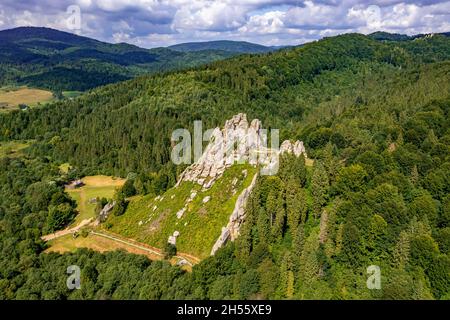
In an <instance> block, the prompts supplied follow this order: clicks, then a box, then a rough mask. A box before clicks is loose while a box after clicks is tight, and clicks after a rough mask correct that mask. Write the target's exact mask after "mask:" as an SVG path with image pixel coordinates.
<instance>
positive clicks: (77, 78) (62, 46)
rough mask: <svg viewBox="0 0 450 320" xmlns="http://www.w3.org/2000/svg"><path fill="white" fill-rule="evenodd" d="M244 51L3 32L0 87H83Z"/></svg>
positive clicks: (39, 31) (32, 30)
mask: <svg viewBox="0 0 450 320" xmlns="http://www.w3.org/2000/svg"><path fill="white" fill-rule="evenodd" d="M240 53H241V52H240V51H234V52H233V51H221V50H214V49H206V50H196V51H195V52H182V51H176V50H171V49H168V48H155V49H150V50H149V49H143V48H139V47H137V46H134V45H130V44H126V43H119V44H110V43H105V42H101V41H98V40H94V39H90V38H87V37H81V36H77V35H75V34H71V33H67V32H62V31H58V30H54V29H49V28H37V27H20V28H15V29H10V30H4V31H0V86H3V85H7V84H8V85H9V84H21V85H22V84H26V85H30V86H35V87H42V88H48V89H51V90H54V91H59V90H80V91H84V90H87V89H91V88H94V87H97V86H100V85H104V84H108V83H113V82H117V81H122V80H126V79H130V78H133V77H135V76H138V75H141V74H148V73H155V72H164V71H169V70H176V69H181V68H189V67H194V66H197V65H200V64H204V63H208V62H212V61H216V60H220V59H224V58H228V57H231V56H233V55H237V54H240Z"/></svg>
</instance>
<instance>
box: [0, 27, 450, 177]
mask: <svg viewBox="0 0 450 320" xmlns="http://www.w3.org/2000/svg"><path fill="white" fill-rule="evenodd" d="M449 41H450V40H449V38H446V37H442V36H435V37H432V38H424V39H420V40H416V41H411V42H391V43H382V42H377V41H374V40H372V39H370V38H369V37H366V36H363V35H358V34H349V35H343V36H338V37H333V38H327V39H324V40H322V41H318V42H315V43H310V44H307V45H305V46H303V47H299V48H294V49H285V50H281V51H278V52H274V53H269V54H265V55H255V56H251V55H246V56H242V57H237V58H234V59H231V60H227V61H221V62H216V63H213V64H210V65H208V66H204V67H200V68H199V69H197V70H191V71H184V72H178V73H172V74H168V75H156V76H146V77H140V78H138V79H134V80H131V81H127V82H122V83H119V84H114V85H110V86H106V87H103V88H100V89H98V90H95V91H93V92H91V93H88V94H86V95H84V96H83V97H80V98H79V99H77V100H74V101H67V102H61V103H56V104H52V105H50V106H49V107H46V108H42V109H39V110H33V111H30V112H16V113H12V114H11V115H2V121H1V123H0V126H1V127H0V134H1V138H2V139H11V138H14V139H19V138H20V139H24V138H38V140H42V141H43V142H44V141H45V144H44V145H43V146H41V147H44V146H45V148H50V150H49V151H50V152H52V153H53V155H54V156H55V157H56V158H58V159H60V160H64V161H70V162H71V163H73V164H75V165H78V166H79V167H80V168H83V170H85V171H86V172H91V173H94V172H104V173H108V174H113V173H114V174H120V175H126V174H127V172H146V171H149V170H150V171H152V170H156V169H159V168H160V166H161V165H163V164H164V163H166V162H168V160H169V147H170V142H169V138H170V133H171V131H172V130H173V129H175V128H178V127H188V128H189V127H190V126H191V125H192V121H193V120H195V119H203V120H204V124H205V126H212V125H214V126H216V125H218V124H221V123H223V121H224V120H225V119H227V118H230V117H231V116H232V115H233V114H236V113H238V112H246V113H247V114H248V115H249V117H250V118H259V119H261V120H262V121H263V123H265V124H266V125H267V126H269V127H276V128H280V129H281V132H282V135H283V136H282V137H281V138H282V139H286V138H290V137H300V138H302V139H303V140H306V141H307V143H311V145H310V146H311V147H314V146H315V142H313V140H314V139H313V138H312V137H314V136H315V135H318V134H321V132H322V131H324V130H325V129H324V128H321V126H324V127H325V128H330V127H331V126H332V122H333V121H334V122H336V123H338V122H339V121H343V119H341V118H337V117H332V116H330V114H334V113H338V114H339V115H341V116H342V115H346V114H349V115H352V116H357V114H359V112H361V110H362V109H361V108H362V107H363V106H364V109H363V110H366V109H367V108H369V107H372V108H375V109H377V113H380V112H386V113H388V114H389V115H391V113H392V111H387V110H391V108H395V110H397V111H396V112H400V111H401V112H403V113H405V112H409V110H410V109H411V112H412V109H413V108H418V107H419V106H420V105H425V104H426V103H428V102H430V101H432V100H434V99H441V98H446V97H447V93H448V90H447V87H446V86H447V85H448V81H446V80H447V79H446V77H447V76H448V73H447V72H446V70H448V64H447V63H446V61H447V60H448V59H449V58H450V50H449ZM434 76H436V77H437V78H436V79H435V80H433V81H431V82H430V83H427V82H426V81H423V79H425V78H427V79H433V77H434ZM438 79H440V81H438ZM400 80H401V81H400ZM419 80H420V81H419ZM388 83H389V84H388ZM436 88H439V90H436ZM430 90H432V94H431V93H428V92H429V91H430ZM398 92H401V94H400V96H395V93H398ZM408 95H409V97H408ZM398 100H399V101H398ZM394 101H398V103H394ZM412 102H414V103H412ZM400 107H402V108H403V110H398V108H400ZM384 108H386V110H385V111H383V110H384ZM318 109H325V110H324V112H320V113H318V112H317V110H318ZM359 116H362V117H364V118H366V117H369V116H370V114H366V113H363V114H362V115H358V117H359ZM330 121H331V122H330ZM339 127H340V128H341V126H340V125H339ZM327 130H329V129H326V130H325V131H324V132H328V131H327ZM316 131H317V132H316ZM341 131H342V132H341ZM327 134H328V133H327ZM373 134H375V132H374V133H373ZM391 134H392V133H391ZM333 137H334V138H333V139H338V140H339V141H340V144H338V145H339V146H341V147H345V146H348V145H351V144H352V140H353V139H359V137H353V135H352V134H351V132H346V131H345V128H344V127H342V128H341V129H339V130H337V131H336V130H334V133H333ZM336 137H339V138H336ZM52 139H53V140H52ZM324 139H327V138H324ZM50 140H52V141H50ZM310 140H311V142H309V141H310ZM338 140H336V141H338ZM56 142H57V143H56Z"/></svg>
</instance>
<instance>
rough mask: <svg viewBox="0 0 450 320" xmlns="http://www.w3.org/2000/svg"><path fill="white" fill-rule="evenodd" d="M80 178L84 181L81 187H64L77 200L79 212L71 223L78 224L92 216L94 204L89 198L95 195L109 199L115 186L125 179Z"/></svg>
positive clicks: (118, 185)
mask: <svg viewBox="0 0 450 320" xmlns="http://www.w3.org/2000/svg"><path fill="white" fill-rule="evenodd" d="M81 180H82V181H83V183H84V186H82V187H81V188H78V189H68V188H66V192H67V193H68V194H69V195H70V196H71V197H72V199H74V200H75V201H76V202H77V210H78V212H79V214H78V215H77V217H76V218H75V221H74V222H73V223H72V225H78V224H79V223H80V222H81V221H83V220H85V219H89V218H94V217H95V206H96V204H95V203H93V202H92V201H91V200H92V199H95V198H97V197H99V198H107V199H111V198H112V197H113V195H114V192H115V191H116V188H118V187H121V186H122V185H123V184H124V183H125V179H121V178H115V177H108V176H88V177H84V178H83V179H81Z"/></svg>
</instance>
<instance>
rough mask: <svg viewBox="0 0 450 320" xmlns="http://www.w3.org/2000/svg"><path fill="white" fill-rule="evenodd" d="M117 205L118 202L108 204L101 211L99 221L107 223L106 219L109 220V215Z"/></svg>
mask: <svg viewBox="0 0 450 320" xmlns="http://www.w3.org/2000/svg"><path fill="white" fill-rule="evenodd" d="M115 205H116V202H115V201H113V202H111V203H107V204H106V205H105V206H104V207H103V209H102V211H100V213H99V215H98V221H99V222H105V221H106V219H108V215H109V213H110V212H111V210H112V209H113V208H114V206H115Z"/></svg>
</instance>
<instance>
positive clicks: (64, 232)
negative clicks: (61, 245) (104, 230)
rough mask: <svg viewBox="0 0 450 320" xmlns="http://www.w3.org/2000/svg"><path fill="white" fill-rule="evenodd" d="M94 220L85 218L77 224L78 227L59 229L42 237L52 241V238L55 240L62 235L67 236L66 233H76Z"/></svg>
mask: <svg viewBox="0 0 450 320" xmlns="http://www.w3.org/2000/svg"><path fill="white" fill-rule="evenodd" d="M92 220H93V218H90V219H85V220H83V221H81V222H80V224H79V225H77V226H76V227H73V228H70V229H64V230H61V231H57V232H55V233H51V234H48V235H46V236H42V237H41V239H42V240H44V241H50V240H53V239H56V238H59V237H62V236H65V235H68V234H71V233H75V232H77V231H78V230H80V229H81V228H83V227H84V226H87V225H88V224H90V223H91V222H92Z"/></svg>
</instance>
